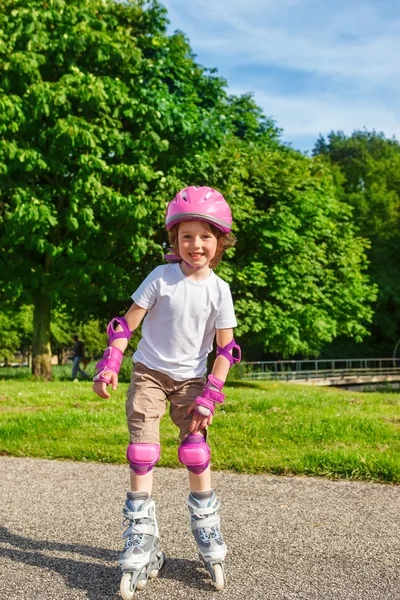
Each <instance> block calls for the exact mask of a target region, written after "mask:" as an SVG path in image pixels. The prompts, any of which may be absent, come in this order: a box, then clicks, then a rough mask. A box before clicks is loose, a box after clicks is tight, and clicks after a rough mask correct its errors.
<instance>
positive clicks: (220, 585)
mask: <svg viewBox="0 0 400 600" xmlns="http://www.w3.org/2000/svg"><path fill="white" fill-rule="evenodd" d="M213 567H214V577H215V580H214V582H213V583H214V586H215V589H216V590H218V592H222V590H223V589H224V587H225V576H224V570H223V568H222V566H221V565H220V564H218V563H216V564H214V565H213Z"/></svg>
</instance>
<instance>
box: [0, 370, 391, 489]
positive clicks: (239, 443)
mask: <svg viewBox="0 0 400 600" xmlns="http://www.w3.org/2000/svg"><path fill="white" fill-rule="evenodd" d="M126 389H127V384H120V387H119V389H118V391H117V392H116V393H114V394H112V398H111V399H110V400H108V401H107V400H102V399H100V398H98V397H97V396H96V395H95V394H94V393H93V392H92V390H91V383H90V382H79V383H73V382H71V381H53V382H52V383H44V382H35V381H22V380H19V379H13V380H2V381H0V453H2V454H10V455H13V456H31V457H39V458H51V459H72V460H79V461H85V460H87V461H100V462H109V463H123V464H124V463H125V450H126V444H127V437H128V436H127V432H126V425H125V407H124V403H125V392H126ZM225 391H226V393H227V400H226V403H225V404H224V405H223V406H221V407H218V409H217V413H216V417H215V419H214V423H213V425H212V426H211V427H210V432H209V442H210V445H211V447H212V466H213V468H214V469H218V470H231V471H236V472H241V473H275V474H285V475H291V474H297V475H299V474H302V475H314V476H325V477H330V478H339V477H340V478H348V479H359V480H371V481H379V482H390V483H400V394H398V393H397V394H396V393H394V392H383V393H382V392H373V393H360V392H348V391H341V390H337V389H333V388H313V387H309V386H300V385H295V384H285V383H281V384H276V383H275V384H274V383H261V382H259V383H254V384H253V383H249V384H246V383H244V382H243V383H240V382H230V383H229V384H228V385H227V386H226V387H225ZM161 437H162V454H161V460H160V462H159V466H169V467H176V466H178V465H179V463H178V460H177V449H178V444H179V440H178V435H177V429H176V428H175V426H174V425H173V424H172V423H171V421H170V419H169V417H168V415H167V416H166V417H165V418H164V419H163V421H162V423H161Z"/></svg>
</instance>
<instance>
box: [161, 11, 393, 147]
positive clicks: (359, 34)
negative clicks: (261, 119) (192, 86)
mask: <svg viewBox="0 0 400 600" xmlns="http://www.w3.org/2000/svg"><path fill="white" fill-rule="evenodd" d="M164 5H165V6H166V7H167V9H168V12H169V18H170V20H171V29H172V30H175V29H181V30H182V31H183V32H184V33H185V34H186V35H187V36H188V38H189V40H190V44H191V47H192V49H193V51H194V52H195V53H196V54H197V55H198V62H200V63H201V64H203V65H205V66H207V67H217V68H218V71H219V73H220V75H221V76H222V77H225V78H226V79H227V80H228V84H229V85H230V86H231V88H232V89H234V90H235V91H236V92H237V93H238V94H241V93H246V92H254V95H255V100H256V102H257V103H258V104H259V105H261V106H262V107H263V108H264V110H265V112H266V114H267V115H271V116H273V117H274V118H275V119H276V120H277V124H278V126H279V127H282V128H283V129H284V132H285V139H288V137H290V136H292V137H293V138H298V137H299V136H306V135H308V136H311V135H318V134H319V133H320V132H322V133H327V132H329V131H330V130H332V129H334V130H336V129H342V130H344V131H346V132H347V133H350V132H351V131H352V130H354V129H357V128H362V127H366V128H367V129H376V130H383V131H384V132H385V134H386V135H387V136H388V137H391V136H392V135H396V137H399V134H400V116H398V115H397V110H395V105H396V104H397V96H398V94H399V92H400V66H399V60H398V46H399V42H398V40H399V35H400V5H397V3H395V2H392V0H352V1H351V2H348V1H347V0H240V1H239V0H164ZM277 73H279V75H280V77H279V78H278V79H279V81H277V78H276V74H277ZM296 75H297V76H298V77H297V79H296ZM285 77H286V78H289V77H290V78H291V79H290V86H286V89H284V88H285V86H282V81H284V80H285ZM305 77H306V78H308V79H307V83H306V84H305V83H304V78H305ZM302 78H303V80H302ZM310 78H311V80H312V81H311V82H310ZM296 86H297V87H296ZM288 87H289V88H290V89H288Z"/></svg>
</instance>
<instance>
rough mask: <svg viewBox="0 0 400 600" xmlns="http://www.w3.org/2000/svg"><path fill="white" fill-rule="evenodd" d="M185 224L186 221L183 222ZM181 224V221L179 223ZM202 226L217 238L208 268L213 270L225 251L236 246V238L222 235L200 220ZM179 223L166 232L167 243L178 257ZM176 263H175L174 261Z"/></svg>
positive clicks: (226, 234)
mask: <svg viewBox="0 0 400 600" xmlns="http://www.w3.org/2000/svg"><path fill="white" fill-rule="evenodd" d="M185 222H186V223H187V221H185ZM181 223H182V221H181ZM201 223H202V225H204V227H206V228H207V229H209V230H210V231H211V233H212V234H213V235H215V237H216V238H217V249H216V251H215V255H214V257H213V258H212V260H211V261H210V267H211V268H212V269H215V267H217V266H218V265H219V263H220V262H221V259H222V256H223V254H224V252H225V250H228V248H232V247H233V246H234V245H235V244H236V238H235V236H234V235H232V233H224V232H223V231H221V230H220V229H218V227H215V225H213V224H212V223H208V222H207V221H203V220H201ZM179 225H180V223H176V224H175V225H174V226H173V227H172V228H171V229H170V231H169V232H168V235H169V243H170V244H171V246H172V248H173V250H174V252H175V254H176V255H177V256H179V244H178V231H179ZM175 262H177V261H175Z"/></svg>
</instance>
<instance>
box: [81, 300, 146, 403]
mask: <svg viewBox="0 0 400 600" xmlns="http://www.w3.org/2000/svg"><path fill="white" fill-rule="evenodd" d="M146 313H147V310H146V309H145V308H142V307H141V306H138V305H137V304H135V303H133V304H132V306H131V307H130V309H129V310H128V312H127V313H126V315H125V317H124V318H125V321H126V324H127V325H128V327H129V330H130V331H131V332H133V331H135V329H137V328H138V327H139V325H140V323H141V322H142V320H143V318H144V317H145V315H146ZM115 331H116V332H119V331H123V329H122V327H121V325H117V327H116V329H115ZM127 345H128V339H127V338H126V337H122V338H118V339H116V340H114V341H113V342H111V344H110V346H109V347H115V348H118V349H119V350H120V351H121V352H122V353H124V352H125V350H126V347H127ZM103 375H106V376H107V378H108V379H109V380H110V384H111V386H112V389H113V391H115V390H116V389H117V387H118V375H117V373H115V372H114V371H105V372H104V373H103ZM93 391H94V392H95V393H96V394H97V395H98V396H100V398H106V399H107V398H109V397H110V394H109V393H108V391H107V383H106V382H105V381H95V382H94V384H93Z"/></svg>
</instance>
